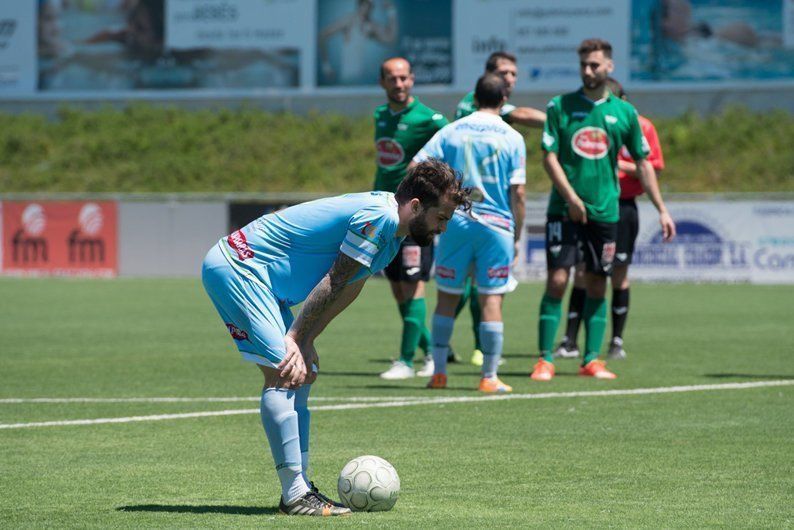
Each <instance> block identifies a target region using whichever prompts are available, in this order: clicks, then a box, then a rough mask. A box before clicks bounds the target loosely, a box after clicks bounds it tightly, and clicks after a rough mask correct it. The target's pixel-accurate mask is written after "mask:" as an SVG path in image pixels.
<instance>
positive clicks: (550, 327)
mask: <svg viewBox="0 0 794 530" xmlns="http://www.w3.org/2000/svg"><path fill="white" fill-rule="evenodd" d="M561 314H562V299H561V298H552V297H551V296H549V295H548V294H544V295H543V299H541V301H540V319H539V320H538V349H540V355H541V356H542V357H543V359H545V360H546V361H548V362H552V356H551V351H552V349H553V348H554V339H555V338H556V337H557V327H558V326H559V325H560V316H561Z"/></svg>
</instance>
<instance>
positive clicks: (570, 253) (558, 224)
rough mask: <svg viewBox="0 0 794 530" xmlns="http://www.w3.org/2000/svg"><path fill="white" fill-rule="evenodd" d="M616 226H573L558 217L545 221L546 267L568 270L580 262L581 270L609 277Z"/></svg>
mask: <svg viewBox="0 0 794 530" xmlns="http://www.w3.org/2000/svg"><path fill="white" fill-rule="evenodd" d="M617 230H618V225H617V223H599V222H597V221H588V222H587V224H584V225H583V224H579V223H574V222H573V221H571V220H570V219H568V218H566V217H562V216H549V217H548V218H547V220H546V266H547V267H548V268H549V270H551V269H569V268H571V267H573V266H574V265H576V264H577V263H579V262H580V261H584V263H585V270H587V272H592V273H595V274H600V275H602V276H609V275H610V274H612V262H613V260H614V259H615V239H616V238H617Z"/></svg>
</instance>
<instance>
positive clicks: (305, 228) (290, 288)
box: [218, 192, 403, 306]
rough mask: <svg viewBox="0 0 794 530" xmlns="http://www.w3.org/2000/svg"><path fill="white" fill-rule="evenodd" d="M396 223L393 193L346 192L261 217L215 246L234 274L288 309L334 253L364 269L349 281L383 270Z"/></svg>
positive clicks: (396, 242) (395, 242) (394, 245)
mask: <svg viewBox="0 0 794 530" xmlns="http://www.w3.org/2000/svg"><path fill="white" fill-rule="evenodd" d="M398 223H399V218H398V216H397V201H396V200H395V199H394V194H392V193H388V192H366V193H350V194H347V195H341V196H339V197H331V198H328V199H319V200H316V201H311V202H307V203H303V204H298V205H296V206H292V207H290V208H287V209H285V210H282V211H280V212H276V213H272V214H268V215H265V216H262V217H260V218H259V219H256V220H255V221H253V222H251V223H249V224H248V225H246V226H245V227H243V228H242V229H240V230H238V231H236V232H234V233H233V234H231V235H229V236H228V237H224V238H222V239H221V240H220V242H219V243H218V245H219V246H220V247H221V249H222V250H223V252H224V254H225V255H226V258H227V259H228V260H229V262H230V263H231V264H232V265H233V266H234V268H235V269H237V270H238V272H241V273H244V274H246V275H248V276H253V277H255V278H256V279H258V280H260V281H262V282H264V283H265V284H266V285H267V286H268V287H269V289H270V290H271V291H272V292H273V294H274V295H275V296H276V298H277V299H278V300H279V301H280V302H281V303H283V304H285V305H288V306H292V305H295V304H298V303H300V302H302V301H303V300H304V299H306V297H307V296H308V295H309V293H310V292H311V290H312V289H313V288H314V287H315V286H316V285H317V283H319V281H320V280H321V279H322V278H323V276H325V274H326V273H327V272H328V271H329V270H330V269H331V265H333V263H334V261H335V260H336V257H337V255H338V254H339V252H342V253H344V254H346V255H348V256H350V257H351V258H353V259H354V260H356V261H358V262H359V263H361V264H362V265H363V267H362V270H361V271H359V273H358V274H357V275H356V277H355V278H354V279H353V281H356V280H360V279H361V278H363V277H365V276H368V275H371V274H374V273H376V272H378V271H379V270H381V269H383V268H384V267H386V265H388V264H389V262H390V261H391V260H392V258H394V256H395V255H396V254H397V250H398V249H399V248H400V242H401V241H402V240H403V238H402V237H397V225H398Z"/></svg>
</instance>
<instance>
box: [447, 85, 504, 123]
mask: <svg viewBox="0 0 794 530" xmlns="http://www.w3.org/2000/svg"><path fill="white" fill-rule="evenodd" d="M475 110H479V107H478V106H477V102H476V101H474V92H469V93H468V94H466V95H465V96H463V99H461V100H460V101H459V102H458V106H457V108H456V109H455V119H456V120H459V119H461V118H465V117H466V116H468V115H469V114H471V113H472V112H474V111H475ZM514 110H516V106H515V105H511V104H510V103H505V104H504V105H502V109H501V110H500V111H499V115H500V116H501V117H502V119H503V120H504V121H506V122H507V123H510V113H511V112H513V111H514Z"/></svg>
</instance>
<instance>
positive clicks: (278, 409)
mask: <svg viewBox="0 0 794 530" xmlns="http://www.w3.org/2000/svg"><path fill="white" fill-rule="evenodd" d="M259 414H260V416H261V417H262V425H263V426H264V427H265V434H266V435H267V440H268V442H270V452H271V453H272V454H273V462H275V464H276V472H277V473H278V478H279V481H280V482H281V497H282V498H283V499H284V502H286V503H287V504H290V503H291V502H293V501H294V500H295V499H297V498H298V497H301V496H303V495H305V494H306V493H307V492H308V491H309V486H308V485H306V481H305V480H303V475H301V448H300V436H299V434H298V414H297V413H296V412H295V392H294V391H292V390H287V389H284V388H265V389H264V390H263V391H262V401H261V402H260V407H259Z"/></svg>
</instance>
